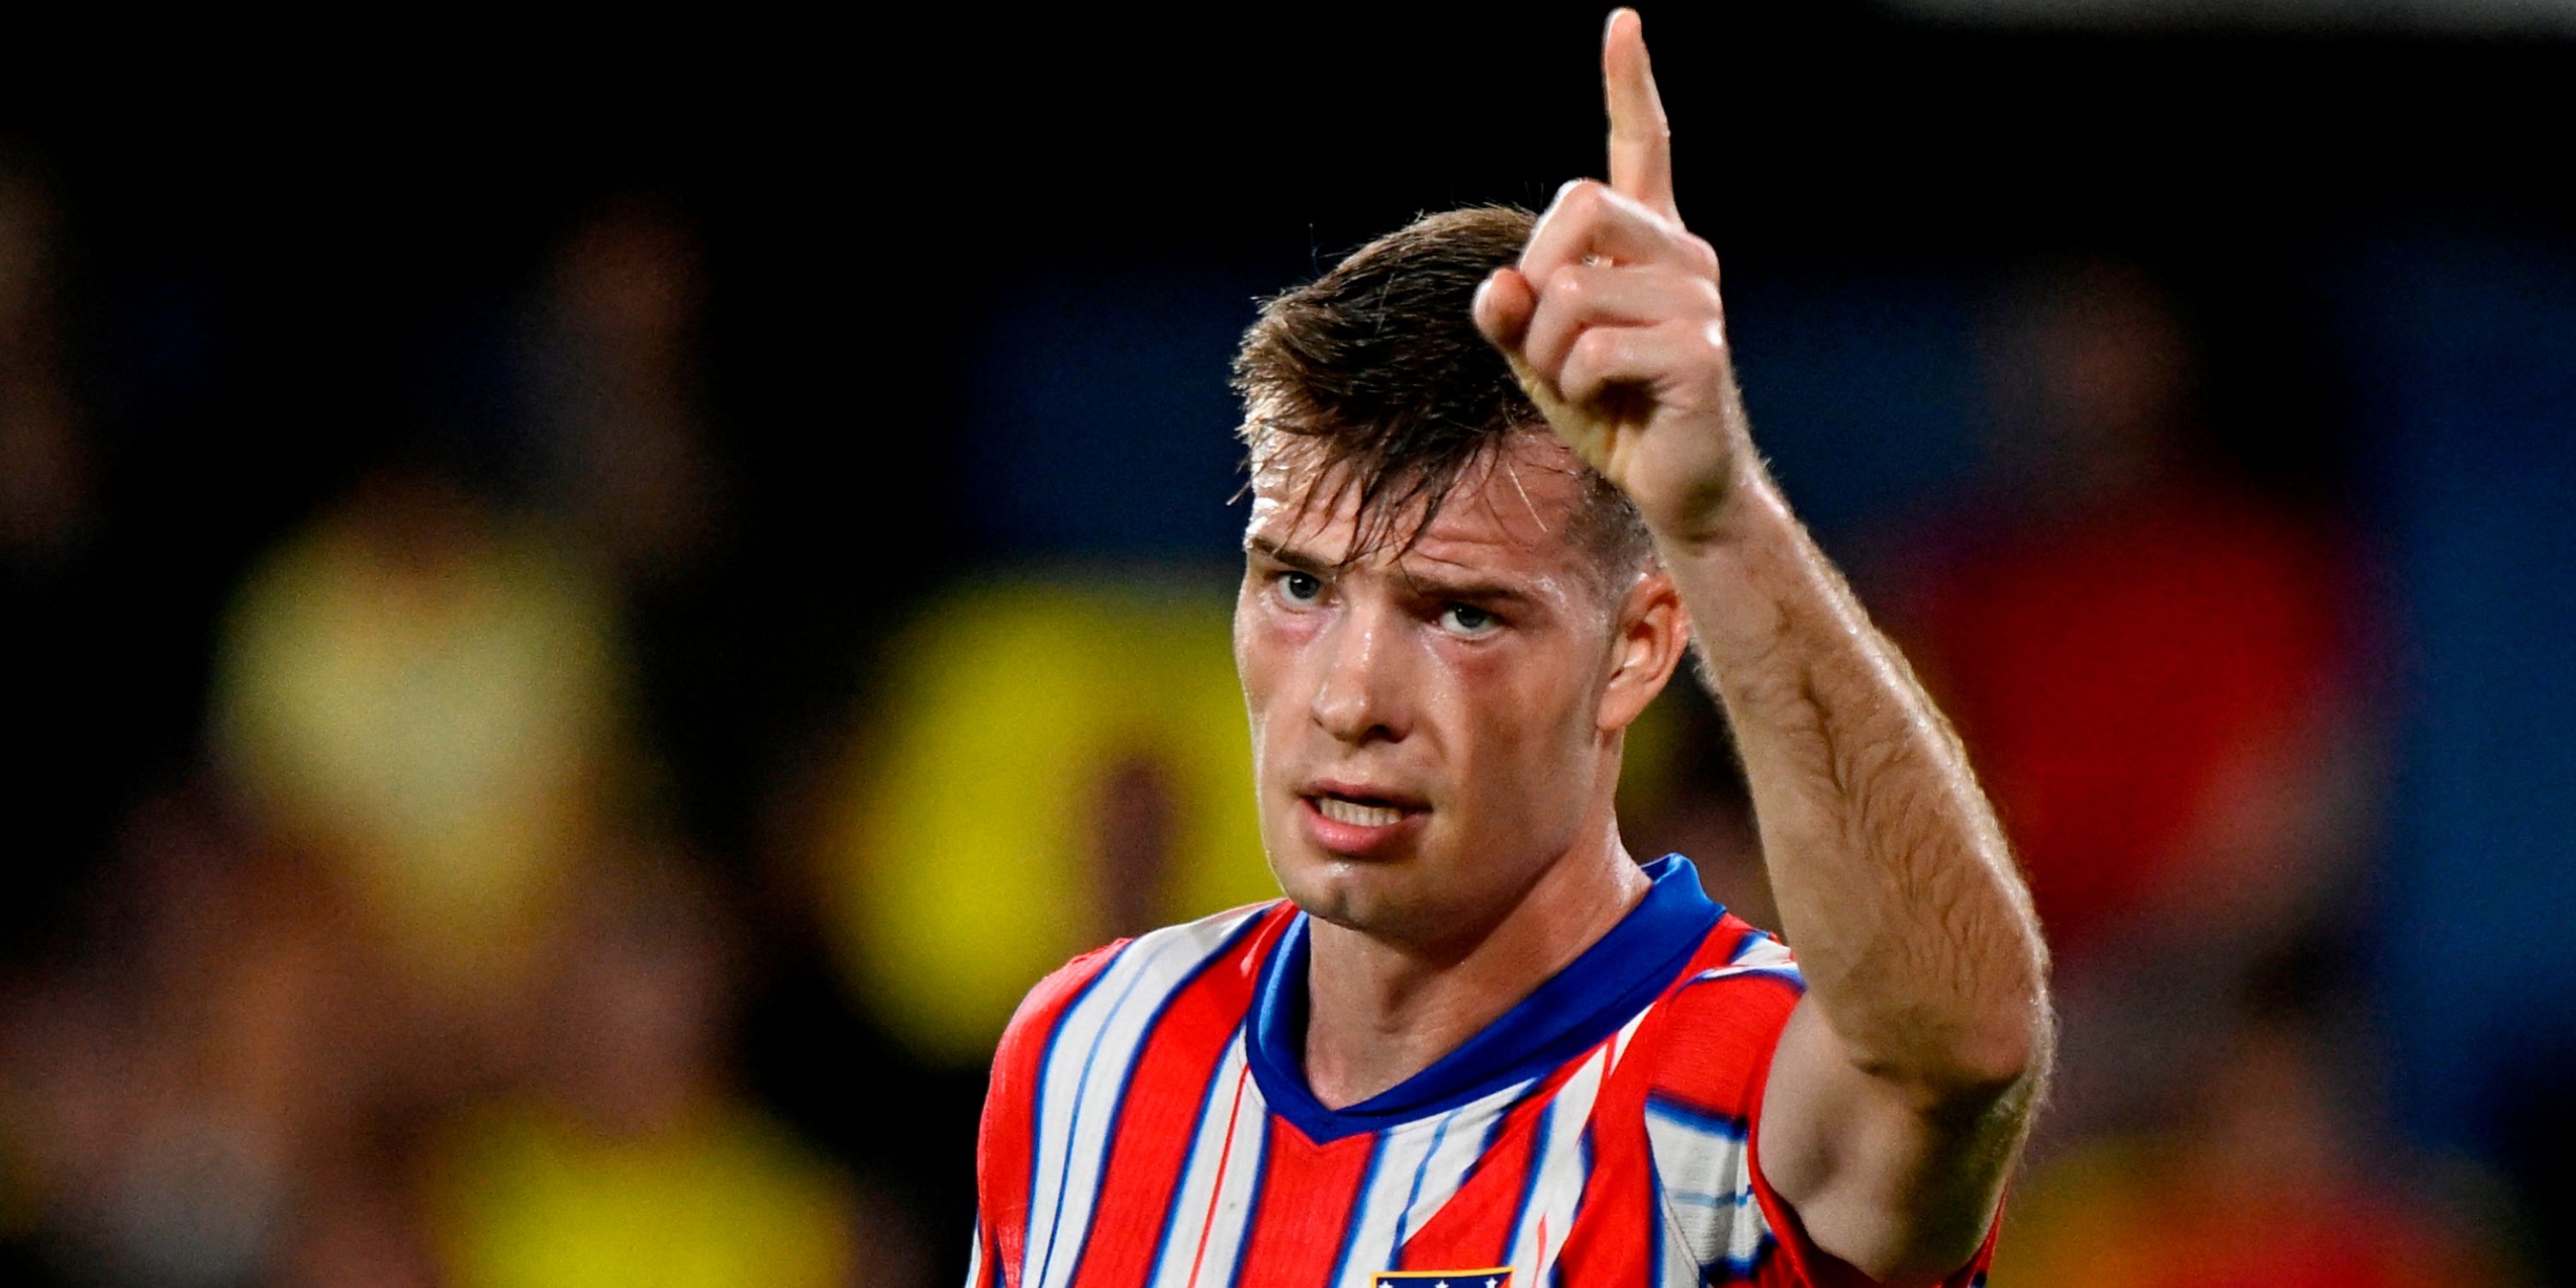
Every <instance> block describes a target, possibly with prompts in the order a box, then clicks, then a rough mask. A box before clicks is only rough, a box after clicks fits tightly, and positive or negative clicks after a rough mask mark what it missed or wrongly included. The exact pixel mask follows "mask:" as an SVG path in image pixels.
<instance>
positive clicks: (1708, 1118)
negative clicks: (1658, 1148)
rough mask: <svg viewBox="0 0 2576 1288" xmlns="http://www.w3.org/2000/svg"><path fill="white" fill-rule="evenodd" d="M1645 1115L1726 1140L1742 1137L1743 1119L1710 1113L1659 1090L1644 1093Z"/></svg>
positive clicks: (1738, 1139) (1736, 1139) (1740, 1138)
mask: <svg viewBox="0 0 2576 1288" xmlns="http://www.w3.org/2000/svg"><path fill="white" fill-rule="evenodd" d="M1646 1116H1647V1117H1650V1118H1662V1119H1666V1120H1668V1121H1670V1122H1675V1123H1679V1124H1681V1125H1682V1126H1684V1127H1689V1128H1692V1129H1694V1130H1697V1131H1704V1132H1708V1133H1709V1134H1711V1135H1715V1136H1724V1137H1725V1138H1727V1139H1728V1140H1734V1141H1740V1140H1743V1139H1744V1127H1745V1122H1744V1120H1743V1119H1741V1118H1738V1117H1735V1116H1734V1115H1732V1114H1719V1113H1711V1112H1709V1111H1708V1110H1706V1109H1702V1108H1700V1107H1699V1106H1698V1105H1694V1104H1692V1103H1691V1102H1689V1101H1687V1100H1683V1099H1681V1098H1680V1097H1678V1096H1674V1095H1670V1094H1668V1093H1665V1092H1661V1091H1650V1092H1647V1093H1646Z"/></svg>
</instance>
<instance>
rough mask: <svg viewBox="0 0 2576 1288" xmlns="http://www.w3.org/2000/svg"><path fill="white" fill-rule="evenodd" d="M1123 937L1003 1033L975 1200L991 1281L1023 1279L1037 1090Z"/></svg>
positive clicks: (1054, 982) (1057, 983) (1077, 963)
mask: <svg viewBox="0 0 2576 1288" xmlns="http://www.w3.org/2000/svg"><path fill="white" fill-rule="evenodd" d="M1126 944H1127V941H1126V940H1124V939H1121V940H1119V941H1118V942H1117V943H1114V944H1106V945H1103V946H1101V947H1099V948H1095V949H1093V950H1091V951H1090V952H1087V953H1084V954H1083V955H1081V956H1080V957H1076V958H1074V959H1073V960H1072V961H1069V962H1066V963H1065V964H1064V965H1063V966H1062V967H1059V968H1058V969H1057V970H1056V972H1055V973H1054V974H1052V975H1049V976H1047V977H1046V978H1045V979H1043V980H1040V981H1039V982H1038V986H1037V987H1036V988H1033V989H1031V990H1029V995H1028V997H1027V998H1026V999H1025V1000H1023V1001H1022V1002H1021V1003H1020V1009H1019V1012H1018V1013H1017V1014H1015V1015H1013V1016H1012V1017H1011V1024H1010V1027H1009V1028H1006V1029H1004V1030H1002V1044H1001V1047H1000V1049H999V1050H997V1051H995V1052H994V1053H993V1082H992V1086H991V1088H990V1089H989V1090H987V1091H986V1092H985V1093H984V1121H983V1125H982V1127H981V1129H980V1130H979V1132H978V1133H977V1136H976V1143H975V1147H976V1152H977V1158H976V1167H975V1176H976V1187H975V1188H976V1193H975V1199H976V1202H977V1204H978V1206H979V1207H980V1208H981V1209H982V1211H983V1214H984V1224H985V1228H986V1230H987V1231H988V1233H989V1237H990V1242H989V1243H988V1244H987V1245H986V1247H987V1248H988V1250H989V1251H990V1252H991V1254H992V1256H991V1260H992V1263H993V1264H992V1265H991V1266H990V1271H991V1277H992V1279H993V1281H994V1282H996V1283H1001V1284H1017V1283H1019V1281H1020V1262H1021V1261H1022V1260H1023V1259H1024V1258H1025V1257H1026V1255H1027V1253H1028V1246H1029V1170H1030V1169H1031V1168H1033V1167H1035V1166H1036V1165H1037V1149H1036V1142H1037V1087H1038V1079H1039V1078H1040V1077H1041V1076H1043V1075H1044V1074H1045V1072H1046V1069H1045V1065H1046V1051H1047V1039H1049V1038H1051V1037H1053V1036H1054V1035H1055V1026H1056V1025H1057V1023H1059V1022H1060V1021H1062V1020H1063V1019H1064V1013H1065V1012H1066V1011H1068V1010H1070V1009H1072V1007H1073V1003H1074V1000H1075V999H1077V998H1079V997H1081V996H1082V991H1083V989H1084V988H1085V987H1086V986H1088V985H1089V984H1090V983H1091V981H1092V980H1094V979H1096V978H1098V977H1099V975H1100V972H1101V971H1103V970H1106V969H1108V967H1109V962H1110V960H1111V959H1112V958H1114V957H1116V956H1117V955H1118V950H1119V949H1120V948H1123V947H1125V946H1126Z"/></svg>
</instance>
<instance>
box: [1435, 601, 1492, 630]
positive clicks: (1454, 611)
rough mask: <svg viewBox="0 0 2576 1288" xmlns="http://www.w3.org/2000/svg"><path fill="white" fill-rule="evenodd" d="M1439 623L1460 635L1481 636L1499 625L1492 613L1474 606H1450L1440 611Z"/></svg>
mask: <svg viewBox="0 0 2576 1288" xmlns="http://www.w3.org/2000/svg"><path fill="white" fill-rule="evenodd" d="M1440 622H1441V624H1442V625H1444V626H1446V627H1448V628H1449V629H1450V630H1453V631H1456V632H1457V633H1459V634H1461V635H1482V634H1484V633H1485V632H1487V631H1490V630H1492V629H1493V628H1494V627H1495V626H1497V625H1499V623H1497V622H1496V621H1495V620H1494V615H1493V614H1492V613H1489V612H1486V611H1485V610H1484V609H1481V608H1478V607H1476V606H1475V605H1474V604H1451V605H1450V606H1448V607H1447V608H1444V609H1442V610H1440Z"/></svg>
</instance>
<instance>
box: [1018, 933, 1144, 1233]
mask: <svg viewBox="0 0 2576 1288" xmlns="http://www.w3.org/2000/svg"><path fill="white" fill-rule="evenodd" d="M1135 946H1136V941H1134V940H1132V939H1131V940H1129V941H1127V942H1126V943H1123V944H1120V945H1119V946H1118V951H1116V952H1114V953H1111V954H1109V960H1107V961H1105V962H1102V963H1100V969H1098V970H1096V971H1093V972H1092V973H1091V978H1089V979H1086V980H1084V981H1082V987H1081V988H1078V989H1076V990H1074V994H1073V1000H1071V1001H1069V1002H1066V1003H1065V1004H1064V1009H1063V1010H1061V1011H1058V1012H1056V1017H1055V1023H1053V1024H1051V1025H1048V1026H1047V1036H1046V1045H1045V1046H1044V1047H1043V1048H1041V1049H1040V1050H1039V1051H1038V1064H1037V1076H1036V1078H1035V1079H1034V1080H1033V1081H1034V1083H1035V1085H1033V1086H1031V1087H1030V1088H1029V1128H1030V1130H1029V1152H1030V1155H1031V1156H1030V1158H1029V1198H1028V1206H1027V1207H1026V1208H1025V1209H1024V1210H1025V1211H1027V1212H1028V1214H1029V1215H1030V1216H1032V1217H1034V1216H1036V1215H1037V1208H1038V1166H1037V1163H1038V1160H1037V1155H1039V1154H1040V1153H1042V1152H1043V1151H1044V1150H1045V1148H1046V1084H1047V1067H1048V1066H1050V1065H1052V1064H1054V1063H1055V1044H1056V1039H1057V1038H1060V1037H1062V1036H1064V1026H1065V1022H1066V1021H1068V1020H1070V1019H1072V1018H1073V1013H1074V1012H1075V1011H1078V1010H1080V1009H1082V1002H1083V999H1084V998H1087V997H1089V996H1091V990H1093V989H1095V988H1098V987H1100V981H1101V980H1103V979H1106V978H1108V976H1109V972H1110V971H1111V970H1112V969H1114V968H1116V967H1117V965H1118V963H1119V961H1120V959H1122V958H1124V957H1126V956H1127V950H1129V949H1131V948H1134V947H1135ZM1081 1111H1082V1103H1081V1101H1080V1100H1079V1099H1077V1100H1076V1101H1075V1102H1074V1112H1075V1113H1077V1114H1079V1113H1080V1112H1081ZM1072 1165H1073V1146H1072V1138H1071V1133H1067V1136H1066V1144H1065V1166H1066V1167H1068V1168H1070V1167H1071V1166H1072ZM1063 1186H1064V1182H1063V1181H1061V1180H1059V1181H1057V1182H1056V1194H1055V1199H1056V1211H1057V1214H1058V1215H1062V1213H1063V1210H1064V1188H1063ZM1047 1250H1048V1252H1050V1253H1052V1252H1054V1250H1055V1241H1054V1240H1053V1239H1049V1240H1048V1241H1047ZM1019 1277H1020V1281H1021V1282H1023V1283H1025V1282H1027V1281H1028V1277H1029V1241H1028V1240H1027V1239H1025V1238H1023V1239H1022V1240H1020V1276H1019Z"/></svg>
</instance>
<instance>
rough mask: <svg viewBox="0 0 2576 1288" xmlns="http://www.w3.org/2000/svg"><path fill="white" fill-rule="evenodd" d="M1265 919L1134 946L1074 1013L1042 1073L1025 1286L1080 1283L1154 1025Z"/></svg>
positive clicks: (1223, 919)
mask: <svg viewBox="0 0 2576 1288" xmlns="http://www.w3.org/2000/svg"><path fill="white" fill-rule="evenodd" d="M1261 911H1262V909H1261V908H1259V907H1254V908H1249V909H1238V910H1236V911H1233V912H1226V913H1219V914H1217V915H1216V916H1213V917H1207V918H1203V919H1201V920H1198V921H1194V922H1191V923H1189V924H1188V925H1184V926H1172V927H1168V928H1166V929H1162V930H1157V931H1155V932H1153V933H1152V934H1149V935H1146V936H1144V937H1143V938H1140V939H1138V940H1136V941H1135V942H1134V943H1131V944H1129V945H1127V947H1126V948H1125V949H1124V950H1122V951H1121V952H1119V954H1118V956H1117V957H1116V959H1115V960H1113V961H1111V962H1110V963H1109V965H1108V966H1107V967H1106V968H1105V969H1103V970H1102V971H1101V973H1100V975H1099V977H1098V978H1097V979H1095V980H1093V981H1092V983H1091V986H1090V987H1089V988H1087V989H1085V990H1084V991H1083V994H1082V998H1081V1000H1079V1001H1077V1002H1075V1003H1074V1005H1073V1009H1072V1010H1070V1011H1068V1012H1066V1014H1065V1016H1064V1020H1063V1022H1062V1023H1061V1024H1060V1025H1059V1026H1058V1027H1057V1029H1056V1032H1055V1035H1054V1038H1053V1040H1052V1041H1051V1042H1050V1043H1049V1044H1048V1047H1047V1052H1046V1060H1045V1063H1044V1065H1043V1066H1042V1067H1041V1068H1040V1070H1039V1073H1038V1104H1039V1114H1038V1123H1037V1129H1038V1130H1037V1158H1036V1160H1035V1164H1034V1170H1033V1171H1032V1173H1031V1177H1032V1180H1033V1182H1034V1184H1033V1185H1032V1187H1031V1192H1030V1202H1029V1239H1028V1247H1027V1250H1026V1251H1025V1253H1024V1254H1023V1257H1022V1260H1021V1263H1020V1282H1021V1283H1023V1284H1026V1285H1029V1286H1030V1288H1060V1286H1061V1285H1064V1284H1068V1283H1071V1282H1072V1280H1073V1271H1074V1265H1075V1263H1076V1262H1077V1261H1079V1260H1080V1259H1081V1257H1080V1253H1081V1250H1082V1234H1083V1231H1084V1230H1086V1229H1088V1228H1089V1227H1090V1225H1091V1208H1092V1204H1093V1203H1094V1202H1095V1201H1096V1200H1097V1199H1098V1198H1099V1197H1100V1173H1101V1167H1102V1165H1103V1163H1104V1162H1105V1161H1106V1155H1107V1154H1108V1152H1109V1133H1110V1130H1111V1129H1112V1128H1113V1127H1114V1126H1115V1125H1116V1119H1117V1117H1118V1102H1119V1100H1120V1099H1121V1098H1122V1097H1123V1096H1124V1095H1125V1094H1126V1090H1127V1075H1128V1073H1129V1071H1130V1070H1132V1069H1133V1068H1134V1067H1135V1063H1136V1053H1137V1050H1138V1048H1139V1047H1140V1046H1141V1045H1142V1039H1143V1038H1144V1036H1145V1029H1146V1025H1147V1024H1148V1023H1149V1022H1151V1021H1152V1020H1153V1018H1154V1017H1155V1016H1156V1015H1157V1014H1159V1013H1160V1012H1161V1010H1162V1008H1163V1003H1164V1001H1165V1000H1166V999H1168V998H1170V996H1171V995H1172V993H1173V991H1174V990H1175V989H1177V988H1179V987H1180V985H1181V984H1182V983H1183V982H1184V981H1186V980H1188V979H1189V978H1191V977H1192V976H1193V975H1194V974H1196V973H1197V971H1198V968H1199V966H1200V965H1201V964H1202V963H1204V962H1205V961H1206V960H1207V959H1208V957H1209V955H1210V954H1213V953H1214V952H1216V951H1217V950H1218V949H1219V948H1220V947H1222V946H1224V944H1225V943H1226V941H1227V938H1228V937H1229V936H1230V935H1232V934H1233V932H1234V931H1235V929H1236V928H1237V927H1239V926H1241V925H1242V924H1243V923H1244V921H1245V920H1246V919H1248V918H1251V917H1253V916H1256V915H1258V914H1259V913H1260V912H1261Z"/></svg>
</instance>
